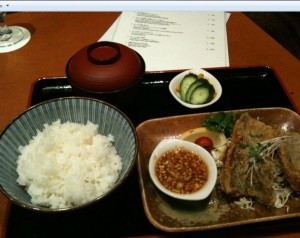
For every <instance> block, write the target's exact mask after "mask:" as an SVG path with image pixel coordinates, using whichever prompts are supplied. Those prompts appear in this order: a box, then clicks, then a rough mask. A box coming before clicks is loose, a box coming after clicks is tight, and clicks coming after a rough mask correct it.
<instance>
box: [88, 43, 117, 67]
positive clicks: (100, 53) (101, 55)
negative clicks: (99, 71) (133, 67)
mask: <svg viewBox="0 0 300 238" xmlns="http://www.w3.org/2000/svg"><path fill="white" fill-rule="evenodd" d="M87 54H88V58H89V60H90V61H91V62H92V63H94V64H99V65H108V64H112V63H115V62H116V61H117V60H118V59H119V58H120V56H121V53H120V48H119V46H118V45H117V44H115V43H113V42H108V41H101V42H97V43H95V44H92V45H91V46H89V47H88V49H87Z"/></svg>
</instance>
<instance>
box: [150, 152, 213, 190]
mask: <svg viewBox="0 0 300 238" xmlns="http://www.w3.org/2000/svg"><path fill="white" fill-rule="evenodd" d="M155 174H156V176H157V178H158V180H159V181H160V183H161V184H162V185H163V186H164V187H165V188H167V189H169V190H170V191H172V192H175V193H179V194H188V193H194V192H196V191H198V190H199V189H201V188H202V187H203V186H204V184H205V183H206V181H207V179H208V168H207V165H206V164H205V162H204V161H203V159H202V158H201V157H199V156H198V155H196V154H195V153H193V152H191V151H188V150H186V149H184V148H180V149H175V150H170V151H167V152H166V153H164V154H163V155H162V156H161V157H160V158H158V160H157V162H156V166H155Z"/></svg>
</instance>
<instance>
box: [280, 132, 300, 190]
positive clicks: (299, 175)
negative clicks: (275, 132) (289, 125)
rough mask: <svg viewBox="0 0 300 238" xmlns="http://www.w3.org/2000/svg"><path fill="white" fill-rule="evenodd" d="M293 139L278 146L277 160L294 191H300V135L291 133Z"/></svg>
mask: <svg viewBox="0 0 300 238" xmlns="http://www.w3.org/2000/svg"><path fill="white" fill-rule="evenodd" d="M289 135H292V136H293V138H291V139H289V140H286V141H284V142H283V143H282V144H281V145H280V146H279V159H280V162H281V165H282V170H283V172H284V174H285V176H286V179H287V181H288V182H289V184H290V186H291V188H292V189H293V190H294V191H300V134H298V133H292V134H289Z"/></svg>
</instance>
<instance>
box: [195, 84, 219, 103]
mask: <svg viewBox="0 0 300 238" xmlns="http://www.w3.org/2000/svg"><path fill="white" fill-rule="evenodd" d="M214 93H215V89H214V87H213V86H212V85H211V84H203V85H200V86H198V87H196V88H195V89H194V91H193V92H192V93H191V96H190V100H189V101H190V103H191V104H204V103H207V102H209V101H211V100H212V98H213V96H214Z"/></svg>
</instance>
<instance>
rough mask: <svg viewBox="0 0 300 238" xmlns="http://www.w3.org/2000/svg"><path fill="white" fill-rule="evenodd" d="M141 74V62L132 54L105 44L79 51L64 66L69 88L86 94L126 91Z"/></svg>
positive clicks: (139, 57) (110, 43)
mask: <svg viewBox="0 0 300 238" xmlns="http://www.w3.org/2000/svg"><path fill="white" fill-rule="evenodd" d="M144 72H145V63H144V60H143V58H142V57H141V56H140V55H139V54H138V53H137V52H136V51H134V50H133V49H131V48H129V47H127V46H125V45H122V44H120V43H115V42H109V41H100V42H96V43H93V44H91V45H88V46H85V47H83V48H82V49H80V50H79V51H78V52H77V53H76V54H74V55H73V56H72V57H71V58H70V59H69V61H68V63H67V66H66V74H67V77H68V79H69V81H70V84H71V85H72V86H75V87H77V88H80V89H81V90H86V91H90V92H111V91H116V90H122V89H124V88H128V87H130V86H131V85H134V84H135V83H136V82H137V81H139V80H140V78H141V76H142V75H143V74H144Z"/></svg>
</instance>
